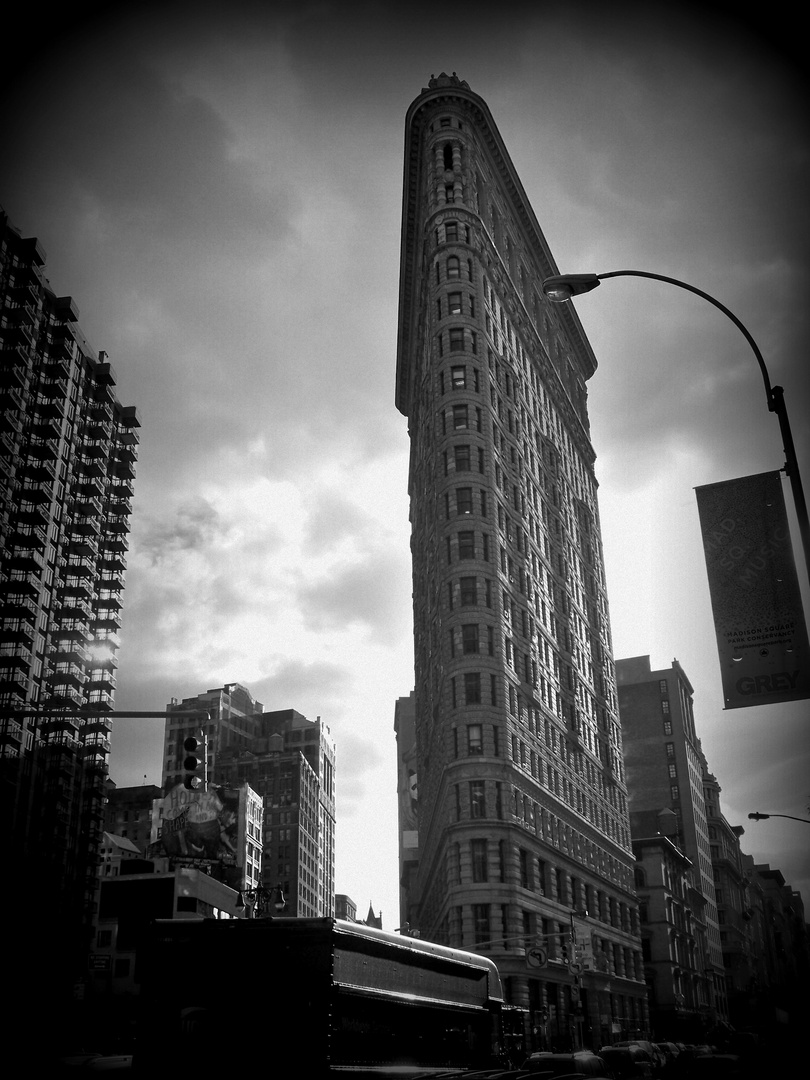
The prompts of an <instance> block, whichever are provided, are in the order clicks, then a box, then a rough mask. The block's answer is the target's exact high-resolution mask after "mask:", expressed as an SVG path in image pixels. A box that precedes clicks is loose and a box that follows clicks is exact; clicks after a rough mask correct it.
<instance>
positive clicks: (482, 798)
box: [470, 780, 487, 818]
mask: <svg viewBox="0 0 810 1080" xmlns="http://www.w3.org/2000/svg"><path fill="white" fill-rule="evenodd" d="M486 816H487V807H486V790H485V788H484V781H483V780H471V781H470V817H473V818H484V817H486Z"/></svg>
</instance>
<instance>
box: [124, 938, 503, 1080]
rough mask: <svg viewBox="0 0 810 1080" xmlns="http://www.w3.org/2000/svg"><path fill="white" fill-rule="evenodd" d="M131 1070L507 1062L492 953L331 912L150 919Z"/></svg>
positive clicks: (382, 1070) (282, 1072)
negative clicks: (328, 916) (332, 916)
mask: <svg viewBox="0 0 810 1080" xmlns="http://www.w3.org/2000/svg"><path fill="white" fill-rule="evenodd" d="M136 979H137V980H138V981H139V983H140V991H139V1009H138V1014H139V1015H138V1029H137V1038H136V1043H135V1052H134V1055H133V1061H132V1067H133V1071H134V1072H135V1073H140V1074H141V1075H142V1076H144V1077H149V1078H150V1080H156V1078H161V1077H163V1076H166V1077H169V1076H171V1077H172V1080H176V1078H177V1076H178V1073H179V1072H182V1071H184V1070H188V1075H192V1072H191V1070H196V1069H198V1068H200V1069H205V1071H206V1073H208V1074H209V1075H211V1074H213V1073H214V1072H216V1071H217V1070H222V1071H221V1073H220V1075H223V1076H227V1075H230V1073H232V1072H234V1071H236V1072H238V1073H241V1072H242V1071H244V1070H246V1069H250V1070H251V1071H253V1070H254V1069H261V1070H262V1071H266V1072H267V1074H268V1075H273V1076H274V1077H275V1076H279V1077H283V1078H287V1077H289V1078H293V1077H298V1076H302V1077H307V1078H310V1077H312V1078H317V1080H320V1078H326V1077H335V1076H342V1077H344V1080H355V1078H357V1080H361V1078H368V1080H372V1078H378V1080H387V1078H394V1077H395V1078H397V1080H407V1078H409V1077H417V1076H419V1077H423V1076H430V1075H431V1074H435V1073H439V1072H446V1071H450V1070H474V1069H481V1070H483V1069H491V1068H495V1067H497V1066H498V1065H500V1064H502V1062H503V1058H502V1053H503V1042H502V1037H503V1029H502V1013H503V1006H504V1002H503V991H502V987H501V980H500V977H499V975H498V969H497V967H496V966H495V964H494V963H493V961H492V960H490V959H489V958H488V957H484V956H478V955H476V954H475V953H467V952H462V951H460V950H457V949H450V948H447V947H445V946H443V945H438V944H435V943H433V942H429V941H423V940H422V939H420V938H413V937H406V936H403V935H400V934H394V933H389V932H386V931H384V930H378V929H376V928H373V927H368V926H365V925H362V924H359V923H352V922H346V921H343V920H338V919H322V918H304V919H293V918H267V919H262V918H258V919H232V920H230V919H229V920H215V919H202V920H170V919H166V920H155V921H154V922H153V923H152V925H151V927H150V929H149V931H148V932H147V934H146V937H145V939H144V941H143V942H142V944H141V946H140V948H139V950H138V959H137V970H136Z"/></svg>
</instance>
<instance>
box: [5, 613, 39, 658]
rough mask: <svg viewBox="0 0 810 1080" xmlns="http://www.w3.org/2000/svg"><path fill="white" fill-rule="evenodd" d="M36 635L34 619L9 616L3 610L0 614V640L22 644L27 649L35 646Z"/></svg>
mask: <svg viewBox="0 0 810 1080" xmlns="http://www.w3.org/2000/svg"><path fill="white" fill-rule="evenodd" d="M35 635H36V624H35V622H34V619H33V618H32V619H24V618H23V619H19V618H14V617H8V616H7V613H6V612H5V611H3V614H2V616H0V642H2V643H6V644H9V645H21V646H24V647H25V648H26V649H31V648H33V645H34V637H35Z"/></svg>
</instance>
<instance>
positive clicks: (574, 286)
mask: <svg viewBox="0 0 810 1080" xmlns="http://www.w3.org/2000/svg"><path fill="white" fill-rule="evenodd" d="M610 277H643V278H652V279H653V280H655V281H665V282H667V283H668V284H669V285H677V286H678V288H679V289H686V290H687V292H691V293H695V294H696V295H697V296H701V297H703V299H704V300H708V302H709V303H710V304H713V305H714V307H716V308H718V309H719V310H720V311H722V312H723V314H724V315H727V316H728V318H729V319H731V321H732V322H733V323H734V325H735V326H736V327H737V328H738V329H739V330H741V331H742V333H743V335H744V336H745V339H746V341H747V342H748V344H749V345H750V346H751V348H752V350H753V352H754V356H755V357H756V358H757V363H758V364H759V369H760V371H761V372H762V380H763V382H764V384H765V397H766V400H767V402H768V410H769V412H774V413H776V415H777V418H778V420H779V428H780V430H781V433H782V445H783V447H784V452H785V474H786V475H787V477H788V479H789V480H790V486H791V491H792V492H793V504H794V506H795V509H796V517H797V519H798V522H799V534H800V536H801V541H802V548H803V550H804V561H805V566H806V567H807V570H808V574H810V521H808V516H807V503H806V501H805V498H804V489H803V487H802V481H801V476H800V474H799V465H798V462H797V460H796V450H795V447H794V445H793V435H792V433H791V430H790V422H789V420H788V414H787V407H786V405H785V398H784V390H783V389H782V387H781V386H771V380H770V377H769V376H768V369H767V367H766V366H765V361H764V359H763V357H762V353H761V352H760V351H759V347H758V346H757V343H756V342H755V341H754V339H753V338H752V337H751V334H750V333H749V332H748V330H747V329H746V328H745V326H743V324H742V323H741V322H740V320H739V319H738V318H737V316H736V315H735V314H734V313H733V312H731V311H729V309H728V308H727V307H725V306H724V305H723V304H721V303H720V301H719V300H716V299H715V298H714V297H713V296H710V295H709V294H708V293H705V292H703V291H702V290H700V289H696V288H695V287H694V285H688V284H687V283H686V282H685V281H679V280H678V279H677V278H671V277H665V276H664V275H663V274H651V273H648V272H647V271H645V270H611V271H610V272H609V273H607V274H557V275H555V276H554V277H550V278H546V280H545V281H544V282H543V292H544V293H545V294H546V296H547V297H548V298H549V300H552V301H554V302H555V303H558V304H559V303H564V302H565V301H566V300H570V299H571V298H572V297H573V296H578V295H580V294H581V293H586V292H590V291H591V289H595V288H596V287H597V285H601V283H602V281H603V280H604V279H605V278H610ZM774 816H776V815H774Z"/></svg>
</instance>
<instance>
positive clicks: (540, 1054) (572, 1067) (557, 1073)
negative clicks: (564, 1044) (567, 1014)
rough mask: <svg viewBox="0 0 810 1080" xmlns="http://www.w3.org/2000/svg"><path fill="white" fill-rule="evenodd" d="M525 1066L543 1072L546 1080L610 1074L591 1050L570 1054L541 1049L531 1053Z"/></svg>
mask: <svg viewBox="0 0 810 1080" xmlns="http://www.w3.org/2000/svg"><path fill="white" fill-rule="evenodd" d="M523 1068H524V1069H525V1070H526V1071H527V1072H531V1073H543V1074H544V1080H546V1074H547V1080H553V1078H559V1077H563V1076H594V1077H607V1076H608V1075H609V1073H608V1068H607V1065H606V1064H605V1062H604V1061H603V1060H602V1058H601V1057H599V1056H598V1055H597V1054H594V1053H592V1052H591V1051H590V1050H577V1051H574V1052H573V1053H570V1054H554V1053H551V1052H549V1051H544V1050H539V1051H537V1052H535V1053H534V1054H530V1055H529V1056H528V1057H527V1058H526V1060H525V1061H524V1063H523Z"/></svg>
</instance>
